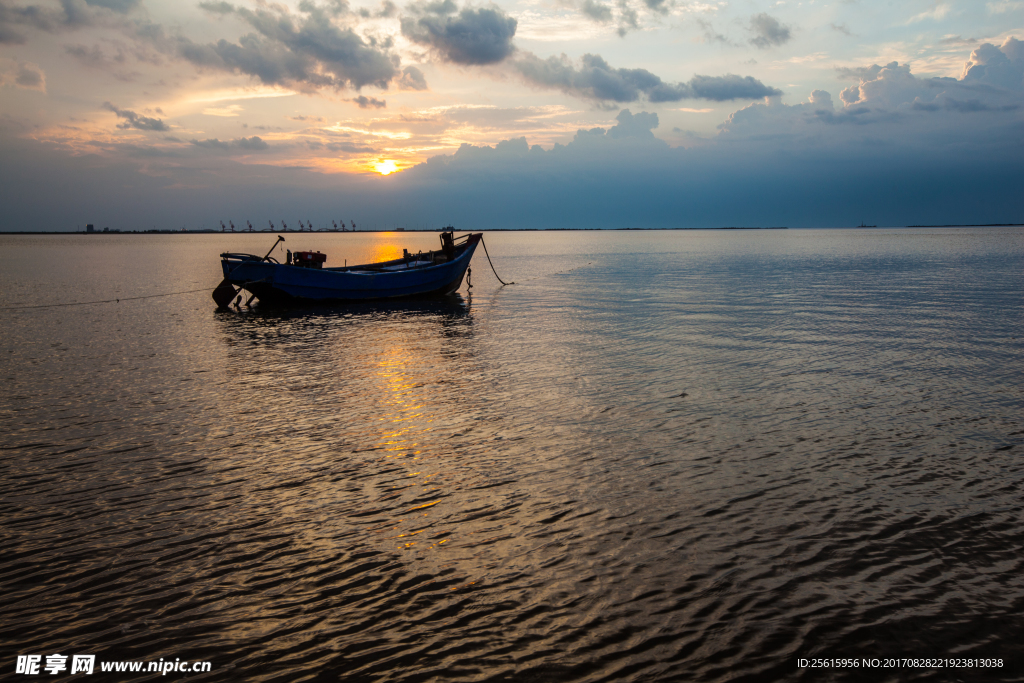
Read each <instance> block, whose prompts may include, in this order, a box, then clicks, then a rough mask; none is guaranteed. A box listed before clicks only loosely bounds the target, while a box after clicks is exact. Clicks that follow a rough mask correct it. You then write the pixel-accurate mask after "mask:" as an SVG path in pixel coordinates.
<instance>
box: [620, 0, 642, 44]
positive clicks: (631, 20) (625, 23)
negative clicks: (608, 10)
mask: <svg viewBox="0 0 1024 683" xmlns="http://www.w3.org/2000/svg"><path fill="white" fill-rule="evenodd" d="M636 28H640V17H639V16H638V15H637V13H636V10H635V9H633V8H632V7H630V6H629V2H628V0H619V28H618V29H616V32H617V33H618V34H619V36H620V37H625V35H626V33H628V32H629V30H630V29H636Z"/></svg>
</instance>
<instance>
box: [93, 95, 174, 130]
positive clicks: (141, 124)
mask: <svg viewBox="0 0 1024 683" xmlns="http://www.w3.org/2000/svg"><path fill="white" fill-rule="evenodd" d="M103 108H104V109H106V110H107V111H112V112H114V113H115V114H117V118H119V119H124V120H125V122H124V123H119V124H117V127H118V128H121V129H123V130H128V129H130V128H135V129H137V130H157V131H167V130H170V128H169V127H168V126H167V124H165V123H164V122H163V121H162V120H160V119H155V118H150V117H148V116H140V115H139V114H136V113H135V112H133V111H131V110H129V109H119V108H118V107H116V106H115V105H113V104H111V103H110V102H104V103H103Z"/></svg>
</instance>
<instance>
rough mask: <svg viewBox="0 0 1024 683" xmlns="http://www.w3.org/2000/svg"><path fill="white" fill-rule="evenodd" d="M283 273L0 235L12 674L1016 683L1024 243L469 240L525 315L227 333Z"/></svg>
mask: <svg viewBox="0 0 1024 683" xmlns="http://www.w3.org/2000/svg"><path fill="white" fill-rule="evenodd" d="M273 239H274V236H272V235H267V234H259V233H256V234H234V235H231V234H228V235H221V234H213V235H126V234H122V235H113V234H108V235H67V236H51V235H45V236H44V235H40V236H0V247H2V248H0V307H2V308H3V310H0V341H2V345H0V380H2V382H3V386H4V389H3V392H2V394H0V449H2V451H0V453H2V457H0V511H2V517H0V519H2V520H3V523H2V525H0V547H2V548H3V553H2V557H0V595H3V598H2V600H0V653H2V658H0V670H2V671H4V672H5V674H9V675H12V676H13V675H14V672H15V671H16V666H21V667H23V668H24V667H27V666H29V665H30V664H31V662H30V660H28V659H25V658H26V657H29V656H39V657H40V660H37V661H38V662H39V666H40V667H43V666H45V665H46V664H47V662H48V660H47V657H49V656H51V655H55V654H59V655H62V656H65V657H68V658H69V659H68V660H67V668H66V670H64V671H58V673H63V674H64V675H67V674H68V673H70V671H71V661H72V660H71V659H70V657H73V656H75V655H83V654H84V655H93V656H94V658H95V667H96V672H97V673H101V671H100V667H101V665H103V664H107V665H110V663H112V662H113V663H118V662H120V663H122V664H123V663H125V662H142V663H144V664H145V665H147V666H148V663H150V662H155V663H157V664H158V667H162V666H164V664H165V663H169V662H174V663H175V664H178V663H180V662H181V661H185V662H206V663H208V668H209V669H210V671H209V672H208V673H205V674H204V675H205V677H206V678H205V679H209V680H254V681H307V680H343V681H552V682H554V681H677V680H678V681H696V680H704V681H733V680H860V679H863V680H916V679H920V680H955V679H960V680H974V679H978V680H1011V679H1012V680H1021V679H1020V673H1019V672H1020V671H1021V670H1022V669H1021V668H1020V667H1022V666H1024V657H1022V655H1024V644H1022V639H1021V635H1022V634H1024V617H1022V614H1024V486H1022V484H1024V462H1022V460H1021V456H1022V454H1024V314H1022V301H1024V233H1022V231H1021V230H1020V229H1019V228H955V229H902V230H877V229H876V230H772V231H767V230H765V231H739V230H734V231H658V232H644V231H621V232H574V231H567V232H508V233H506V232H488V233H486V237H485V241H486V244H487V247H488V249H489V253H490V255H491V257H492V260H493V262H494V266H495V268H497V270H498V274H499V275H501V277H502V278H503V279H505V280H506V281H509V280H514V281H515V283H516V284H514V285H510V286H508V287H502V286H500V284H499V283H498V281H497V280H496V279H495V277H494V276H493V274H492V273H491V269H490V267H489V266H488V264H487V260H486V257H485V255H484V253H483V251H482V250H478V252H477V255H476V256H475V258H474V261H473V266H474V267H473V271H472V275H471V282H472V285H473V286H472V288H468V287H467V286H466V285H465V284H464V285H463V287H462V289H461V290H460V292H459V293H458V295H456V296H452V297H448V298H446V299H439V300H426V301H410V302H404V303H393V304H360V305H351V306H313V307H306V308H300V309H292V310H289V309H267V308H264V307H261V306H259V304H258V303H254V306H253V307H252V308H246V307H244V306H242V307H241V308H240V309H237V310H236V309H232V310H230V311H218V310H216V307H215V305H214V304H213V301H212V300H211V298H210V291H212V289H213V288H214V287H215V286H216V284H217V283H218V282H219V280H220V278H221V271H220V263H219V258H218V255H219V254H220V253H221V252H224V251H234V252H249V253H257V254H259V255H262V254H264V253H266V250H268V249H269V248H270V246H271V244H272V243H273ZM286 240H287V241H286V242H285V243H284V244H282V245H280V246H279V247H278V250H277V251H276V252H275V255H276V256H277V257H278V258H279V259H280V258H281V257H282V254H283V248H284V247H285V246H287V247H288V248H290V249H292V250H296V251H297V250H305V249H313V250H320V251H323V252H325V253H327V254H328V262H327V265H328V266H332V265H343V263H346V262H347V263H348V264H354V263H360V262H365V261H372V260H377V259H382V258H393V257H395V256H397V255H400V254H401V250H402V249H403V248H408V249H409V250H410V251H414V252H415V251H418V250H421V249H422V250H428V249H433V248H436V247H437V245H438V243H437V235H436V234H432V233H349V234H288V235H287V236H286ZM282 260H283V259H282ZM139 297H148V298H139ZM89 302H104V303H89ZM28 306H36V307H35V308H27V307H28ZM19 657H20V658H21V659H19ZM926 659H929V660H932V661H930V662H925V661H923V660H926ZM940 660H941V661H940ZM59 662H60V660H53V663H54V664H55V665H59ZM915 662H916V663H915ZM965 662H971V663H970V664H965ZM982 662H985V663H984V664H983V663H982ZM958 663H959V664H958ZM961 665H962V666H961ZM958 667H959V668H958ZM40 671H41V674H42V675H43V676H45V677H46V678H50V675H49V674H48V672H47V671H45V670H43V669H40ZM172 674H173V676H176V677H181V676H183V675H184V674H183V673H180V672H177V671H172ZM108 675H109V674H108ZM149 675H150V676H151V677H152V676H155V674H149ZM169 675H170V674H169ZM190 675H197V674H190ZM144 676H145V674H134V675H133V677H132V680H144V679H145V678H144ZM26 680H27V679H26ZM54 680H56V678H55V679H54ZM154 680H155V678H154Z"/></svg>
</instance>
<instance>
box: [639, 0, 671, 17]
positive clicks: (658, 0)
mask: <svg viewBox="0 0 1024 683" xmlns="http://www.w3.org/2000/svg"><path fill="white" fill-rule="evenodd" d="M644 4H645V5H647V9H649V10H651V11H652V12H657V13H658V14H668V10H669V7H670V6H671V3H670V2H669V0H644Z"/></svg>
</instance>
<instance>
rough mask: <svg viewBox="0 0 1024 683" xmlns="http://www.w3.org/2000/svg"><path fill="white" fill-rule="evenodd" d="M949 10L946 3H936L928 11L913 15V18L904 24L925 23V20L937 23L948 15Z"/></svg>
mask: <svg viewBox="0 0 1024 683" xmlns="http://www.w3.org/2000/svg"><path fill="white" fill-rule="evenodd" d="M950 9H951V8H950V6H949V5H948V4H947V3H944V2H937V3H935V5H934V6H933V7H932V8H931V9H930V10H926V11H924V12H921V13H920V14H915V15H914V16H912V17H910V18H909V19H907V21H906V23H907V24H914V23H917V22H919V21H925V20H926V19H931V20H933V21H938V20H940V19H943V18H945V16H946V15H947V14H949V11H950Z"/></svg>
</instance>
